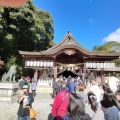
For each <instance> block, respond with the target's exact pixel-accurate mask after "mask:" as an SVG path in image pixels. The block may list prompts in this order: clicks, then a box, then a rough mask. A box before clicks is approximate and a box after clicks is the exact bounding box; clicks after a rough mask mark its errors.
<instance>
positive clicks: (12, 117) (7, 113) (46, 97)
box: [0, 93, 53, 120]
mask: <svg viewBox="0 0 120 120" xmlns="http://www.w3.org/2000/svg"><path fill="white" fill-rule="evenodd" d="M52 103H53V99H52V98H51V96H50V94H49V93H37V95H36V97H35V99H34V102H33V104H32V106H33V108H34V109H35V111H36V113H37V116H36V120H47V117H48V114H49V113H50V112H51V106H50V104H52ZM18 107H19V104H18V103H16V102H15V103H12V104H2V103H1V104H0V120H17V111H18Z"/></svg>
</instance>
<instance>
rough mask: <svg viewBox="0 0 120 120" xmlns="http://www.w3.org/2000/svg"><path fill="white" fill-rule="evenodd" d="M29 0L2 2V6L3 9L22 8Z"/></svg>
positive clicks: (6, 0)
mask: <svg viewBox="0 0 120 120" xmlns="http://www.w3.org/2000/svg"><path fill="white" fill-rule="evenodd" d="M27 1H28V0H0V6H3V7H11V8H15V7H20V6H22V5H24V4H25V3H26V2H27Z"/></svg>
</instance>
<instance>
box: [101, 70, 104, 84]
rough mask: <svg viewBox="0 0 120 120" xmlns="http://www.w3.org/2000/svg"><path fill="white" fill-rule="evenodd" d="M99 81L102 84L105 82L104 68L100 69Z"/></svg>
mask: <svg viewBox="0 0 120 120" xmlns="http://www.w3.org/2000/svg"><path fill="white" fill-rule="evenodd" d="M101 83H102V85H103V84H105V78H104V70H101Z"/></svg>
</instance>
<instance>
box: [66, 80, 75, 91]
mask: <svg viewBox="0 0 120 120" xmlns="http://www.w3.org/2000/svg"><path fill="white" fill-rule="evenodd" d="M68 87H69V92H70V93H75V88H76V85H75V83H74V78H72V79H71V82H70V84H69V85H68Z"/></svg>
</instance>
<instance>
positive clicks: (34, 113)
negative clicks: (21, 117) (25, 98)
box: [29, 107, 36, 118]
mask: <svg viewBox="0 0 120 120" xmlns="http://www.w3.org/2000/svg"><path fill="white" fill-rule="evenodd" d="M29 111H30V118H35V117H36V112H35V110H34V109H33V108H30V107H29Z"/></svg>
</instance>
